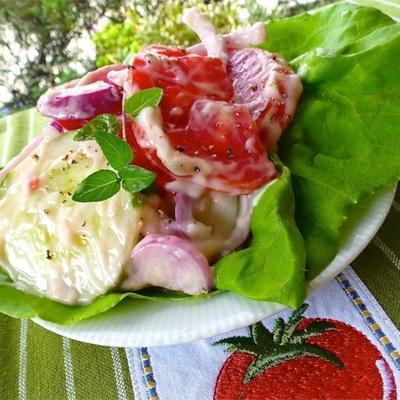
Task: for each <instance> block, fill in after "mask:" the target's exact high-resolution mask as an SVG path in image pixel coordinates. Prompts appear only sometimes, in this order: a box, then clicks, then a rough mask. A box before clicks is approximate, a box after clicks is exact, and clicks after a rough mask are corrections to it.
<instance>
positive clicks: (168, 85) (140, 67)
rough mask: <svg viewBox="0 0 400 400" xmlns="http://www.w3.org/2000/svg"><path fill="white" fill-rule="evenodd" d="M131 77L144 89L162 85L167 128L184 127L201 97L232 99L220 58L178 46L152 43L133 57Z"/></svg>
mask: <svg viewBox="0 0 400 400" xmlns="http://www.w3.org/2000/svg"><path fill="white" fill-rule="evenodd" d="M131 79H132V81H133V82H134V83H135V84H136V85H138V86H139V88H140V89H147V88H149V87H154V86H156V87H161V88H162V89H163V90H164V96H163V100H162V102H161V105H160V108H161V112H162V115H163V122H164V124H165V126H166V127H167V128H184V127H185V126H186V124H187V123H188V118H189V112H190V108H191V106H192V104H193V103H194V102H195V101H196V100H197V99H200V98H209V99H215V100H226V101H229V100H230V99H231V98H232V96H233V87H232V84H231V82H230V81H229V79H228V76H227V73H226V69H225V66H224V65H223V63H222V62H221V60H219V59H218V58H212V57H206V56H199V55H196V54H186V52H185V51H184V50H183V49H181V48H178V47H174V46H171V47H167V46H150V47H147V48H145V49H144V50H143V51H142V52H141V53H139V54H138V55H137V56H136V57H135V59H134V60H133V68H132V69H131Z"/></svg>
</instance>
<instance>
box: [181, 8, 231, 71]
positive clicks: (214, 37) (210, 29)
mask: <svg viewBox="0 0 400 400" xmlns="http://www.w3.org/2000/svg"><path fill="white" fill-rule="evenodd" d="M182 21H183V22H184V23H185V24H186V25H187V26H188V27H189V28H190V29H192V31H194V32H195V33H196V34H197V36H198V37H199V38H200V40H201V41H202V42H203V44H204V47H205V48H206V50H207V55H208V56H210V57H216V58H219V59H220V60H221V61H222V62H223V63H224V64H225V63H226V62H227V60H228V54H227V52H226V48H225V42H224V39H223V38H222V36H221V35H220V34H219V33H218V31H217V29H216V28H215V26H214V25H213V24H212V23H211V21H210V19H209V18H208V16H207V15H204V14H202V13H201V12H200V11H199V10H198V9H196V8H189V9H186V10H185V11H184V12H183V17H182Z"/></svg>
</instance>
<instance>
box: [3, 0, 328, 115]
mask: <svg viewBox="0 0 400 400" xmlns="http://www.w3.org/2000/svg"><path fill="white" fill-rule="evenodd" d="M334 1H335V0H258V1H256V0H209V1H198V0H186V1H184V0H165V1H154V0H150V1H145V0H136V1H132V0H131V1H124V0H91V1H81V0H17V1H10V0H0V115H2V114H3V115H4V114H7V113H11V112H14V111H16V110H19V109H24V108H27V107H31V106H33V105H35V103H36V101H37V99H38V97H39V96H40V95H41V94H42V93H43V92H44V91H45V90H46V89H47V88H49V87H51V86H54V85H57V84H60V83H63V82H65V81H68V80H71V79H73V78H76V77H78V76H81V75H83V74H84V73H85V72H86V71H88V70H91V69H94V68H96V67H100V66H102V65H106V64H111V63H117V62H122V61H123V60H124V58H125V57H126V56H127V55H128V54H129V53H132V52H135V51H137V50H138V49H140V48H141V47H142V46H144V45H146V44H150V43H164V44H181V45H188V44H191V43H195V42H196V36H195V35H194V34H193V33H192V32H191V31H189V30H188V29H187V28H186V26H185V25H183V24H182V23H181V16H182V11H183V9H184V8H186V7H193V6H196V7H199V8H200V9H201V10H202V11H204V12H206V13H208V14H209V15H210V16H211V18H212V20H213V22H214V24H215V25H216V26H217V27H218V28H219V29H220V30H221V32H229V31H232V30H235V29H237V28H239V27H241V26H245V25H249V24H251V23H254V22H256V21H267V20H268V19H271V18H282V17H285V16H291V15H295V14H298V13H301V12H304V11H307V10H309V9H312V8H315V7H318V6H321V5H325V4H328V3H332V2H334Z"/></svg>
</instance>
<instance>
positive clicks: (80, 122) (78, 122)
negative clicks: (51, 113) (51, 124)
mask: <svg viewBox="0 0 400 400" xmlns="http://www.w3.org/2000/svg"><path fill="white" fill-rule="evenodd" d="M56 121H57V122H58V123H59V124H60V125H61V126H62V127H63V128H64V129H66V130H67V131H74V130H75V129H80V128H82V127H84V126H85V125H86V124H87V123H88V122H89V121H90V120H89V119H66V120H62V119H56Z"/></svg>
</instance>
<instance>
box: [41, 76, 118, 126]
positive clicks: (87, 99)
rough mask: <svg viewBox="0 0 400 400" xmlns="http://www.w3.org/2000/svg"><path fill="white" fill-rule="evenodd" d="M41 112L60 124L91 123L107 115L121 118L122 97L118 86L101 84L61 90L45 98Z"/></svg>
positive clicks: (61, 87)
mask: <svg viewBox="0 0 400 400" xmlns="http://www.w3.org/2000/svg"><path fill="white" fill-rule="evenodd" d="M37 107H38V110H39V112H40V113H41V114H42V115H44V116H46V117H50V118H54V119H57V120H87V119H91V118H94V117H95V116H97V115H99V114H103V113H111V114H120V113H121V109H122V94H121V91H120V90H119V89H118V87H117V86H115V85H113V84H111V83H107V82H104V81H97V82H93V83H90V84H88V85H84V86H74V87H70V86H68V85H64V86H60V87H57V88H54V89H51V90H49V91H48V92H46V93H45V94H44V95H42V96H41V97H40V99H39V101H38V104H37Z"/></svg>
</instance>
